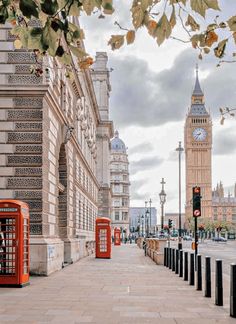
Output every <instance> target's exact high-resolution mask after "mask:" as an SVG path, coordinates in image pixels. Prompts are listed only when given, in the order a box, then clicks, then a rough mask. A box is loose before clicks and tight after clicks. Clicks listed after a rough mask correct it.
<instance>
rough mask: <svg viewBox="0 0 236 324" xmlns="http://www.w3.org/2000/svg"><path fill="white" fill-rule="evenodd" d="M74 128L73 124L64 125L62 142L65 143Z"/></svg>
mask: <svg viewBox="0 0 236 324" xmlns="http://www.w3.org/2000/svg"><path fill="white" fill-rule="evenodd" d="M74 129H75V128H74V127H73V126H69V125H64V133H65V137H64V138H65V139H64V144H66V143H67V142H68V141H69V140H70V139H71V136H72V135H73V132H74Z"/></svg>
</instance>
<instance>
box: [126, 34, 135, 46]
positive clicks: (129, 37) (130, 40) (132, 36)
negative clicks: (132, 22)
mask: <svg viewBox="0 0 236 324" xmlns="http://www.w3.org/2000/svg"><path fill="white" fill-rule="evenodd" d="M134 40H135V31H134V30H129V31H128V32H127V34H126V42H127V44H128V45H129V44H132V43H133V42H134Z"/></svg>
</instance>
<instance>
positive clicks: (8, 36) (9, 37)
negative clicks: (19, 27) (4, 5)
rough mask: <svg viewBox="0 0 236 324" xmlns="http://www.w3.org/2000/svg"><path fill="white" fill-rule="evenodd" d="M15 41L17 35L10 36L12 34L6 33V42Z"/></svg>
mask: <svg viewBox="0 0 236 324" xmlns="http://www.w3.org/2000/svg"><path fill="white" fill-rule="evenodd" d="M16 39H17V35H12V33H11V32H10V30H8V31H7V40H8V41H9V40H10V41H14V40H16Z"/></svg>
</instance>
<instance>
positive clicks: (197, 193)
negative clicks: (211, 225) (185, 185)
mask: <svg viewBox="0 0 236 324" xmlns="http://www.w3.org/2000/svg"><path fill="white" fill-rule="evenodd" d="M201 198H202V197H201V188H200V187H197V186H196V187H193V217H200V216H201Z"/></svg>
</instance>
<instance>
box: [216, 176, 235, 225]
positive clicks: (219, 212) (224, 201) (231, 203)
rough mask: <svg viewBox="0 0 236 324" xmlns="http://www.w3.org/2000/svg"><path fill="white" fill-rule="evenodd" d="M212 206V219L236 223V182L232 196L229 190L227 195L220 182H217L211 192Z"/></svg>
mask: <svg viewBox="0 0 236 324" xmlns="http://www.w3.org/2000/svg"><path fill="white" fill-rule="evenodd" d="M212 208H213V220H214V221H227V222H230V223H232V224H234V225H236V184H235V186H234V196H231V193H230V192H229V193H228V196H227V197H225V194H224V187H223V184H222V182H220V183H219V184H217V186H216V188H214V190H213V192H212Z"/></svg>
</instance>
